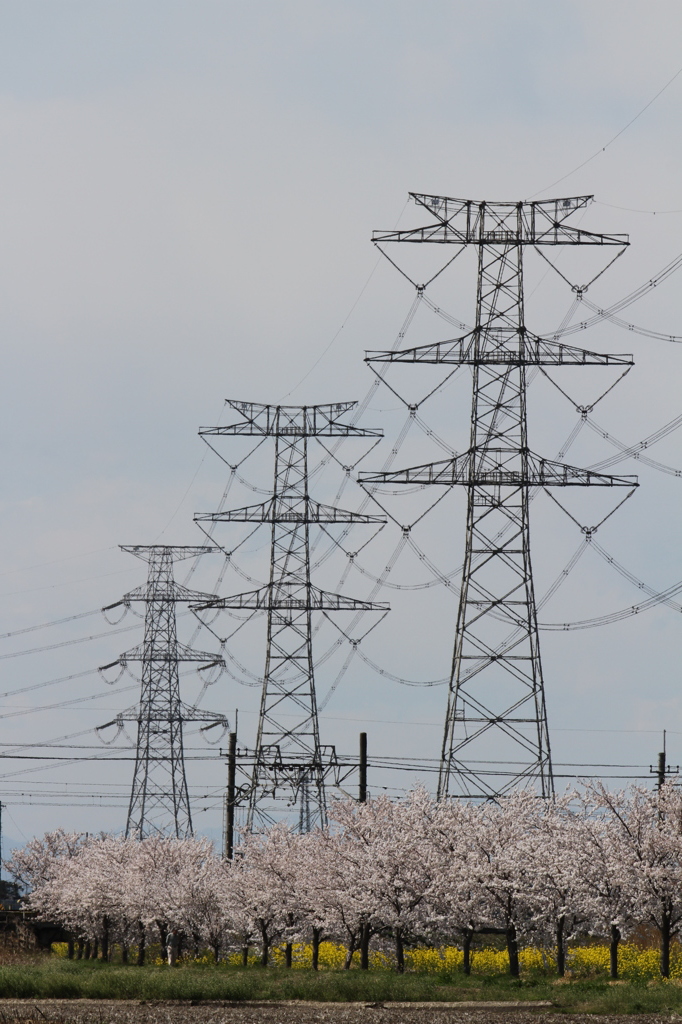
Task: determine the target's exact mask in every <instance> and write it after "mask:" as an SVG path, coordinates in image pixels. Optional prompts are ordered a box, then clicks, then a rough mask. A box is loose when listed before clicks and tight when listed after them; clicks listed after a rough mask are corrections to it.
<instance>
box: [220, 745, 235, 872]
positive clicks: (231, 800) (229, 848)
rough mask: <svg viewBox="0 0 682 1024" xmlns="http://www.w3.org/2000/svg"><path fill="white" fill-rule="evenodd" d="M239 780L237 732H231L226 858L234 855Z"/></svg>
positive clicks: (230, 858) (226, 818)
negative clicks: (235, 813) (235, 814)
mask: <svg viewBox="0 0 682 1024" xmlns="http://www.w3.org/2000/svg"><path fill="white" fill-rule="evenodd" d="M236 781H237V733H236V732H231V733H230V745H229V748H228V752H227V792H226V793H225V836H224V841H223V855H224V857H225V860H232V858H233V856H234V811H235V799H236Z"/></svg>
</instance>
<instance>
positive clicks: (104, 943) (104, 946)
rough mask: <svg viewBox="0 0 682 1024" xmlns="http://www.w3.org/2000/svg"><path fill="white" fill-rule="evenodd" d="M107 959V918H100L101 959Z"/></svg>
mask: <svg viewBox="0 0 682 1024" xmlns="http://www.w3.org/2000/svg"><path fill="white" fill-rule="evenodd" d="M108 959H109V918H108V917H104V918H102V960H104V961H107V960H108Z"/></svg>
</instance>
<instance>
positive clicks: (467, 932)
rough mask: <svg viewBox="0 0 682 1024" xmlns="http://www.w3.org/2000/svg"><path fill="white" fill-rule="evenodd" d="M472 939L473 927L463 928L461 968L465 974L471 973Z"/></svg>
mask: <svg viewBox="0 0 682 1024" xmlns="http://www.w3.org/2000/svg"><path fill="white" fill-rule="evenodd" d="M473 941H474V929H473V928H465V929H464V932H463V934H462V953H463V954H464V958H463V960H462V970H463V971H464V973H465V974H467V975H469V974H471V943H472V942H473Z"/></svg>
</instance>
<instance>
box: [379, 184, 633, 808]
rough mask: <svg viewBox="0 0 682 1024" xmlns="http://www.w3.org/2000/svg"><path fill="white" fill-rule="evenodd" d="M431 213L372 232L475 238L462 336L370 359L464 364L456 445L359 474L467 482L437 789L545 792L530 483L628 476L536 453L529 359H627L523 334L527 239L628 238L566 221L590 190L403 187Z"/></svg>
mask: <svg viewBox="0 0 682 1024" xmlns="http://www.w3.org/2000/svg"><path fill="white" fill-rule="evenodd" d="M411 195H412V198H413V199H414V200H415V202H416V203H417V204H418V205H420V206H421V207H423V208H425V209H426V210H427V211H428V213H429V214H430V215H431V217H432V218H433V223H430V224H429V225H427V226H426V227H420V228H416V229H413V230H407V231H391V232H375V234H374V236H373V238H374V241H375V242H377V243H379V242H381V243H384V242H417V243H424V242H432V243H437V244H456V245H461V246H468V245H474V246H476V247H477V249H478V280H477V297H476V319H475V326H474V329H473V331H471V332H470V333H469V334H467V335H465V336H464V337H462V338H456V339H451V340H449V341H446V342H440V343H438V344H436V345H422V346H418V347H416V348H412V349H406V350H404V351H402V352H382V353H369V354H368V360H369V361H381V362H407V363H444V364H455V365H457V364H460V365H464V364H465V365H469V366H471V367H472V376H473V389H472V405H471V435H470V441H469V447H468V450H467V451H466V452H464V453H463V454H462V455H459V456H457V457H455V458H453V459H448V460H446V461H444V462H438V463H432V464H429V465H423V466H414V467H411V468H409V469H405V470H400V471H398V472H385V473H376V474H361V478H360V479H361V481H362V482H364V483H367V484H371V483H382V484H383V483H391V484H396V483H405V484H408V483H412V484H414V483H423V484H446V485H453V484H458V485H462V486H464V487H466V488H467V525H466V547H465V556H464V568H463V575H462V588H461V595H460V602H459V610H458V616H457V625H456V630H455V644H454V655H453V665H452V674H451V682H450V689H449V698H448V707H447V713H446V722H445V730H444V739H443V747H442V753H441V765H440V774H439V783H438V794H439V797H440V798H445V797H448V796H453V797H470V798H479V799H499V798H500V797H502V796H504V795H505V794H507V793H509V792H510V791H511V790H512V789H514V788H515V787H518V786H524V785H533V786H535V787H537V789H538V790H539V791H540V792H541V793H542V795H543V796H546V797H549V796H552V795H553V793H554V781H553V772H552V760H551V752H550V740H549V731H548V726H547V710H546V701H545V686H544V679H543V672H542V662H541V658H540V644H539V635H538V623H537V610H536V602H535V592H534V585H533V571H532V566H531V557H530V531H529V518H528V506H529V491H530V489H531V488H532V487H537V486H590V485H597V486H609V487H612V486H616V487H619V486H625V487H633V486H637V481H636V478H634V477H613V476H606V475H604V474H602V473H595V472H591V471H589V470H583V469H578V468H576V467H573V466H564V465H563V464H561V463H558V462H554V461H551V460H548V459H543V458H541V457H540V456H538V455H536V454H534V453H533V452H532V451H531V450H530V448H529V446H528V439H527V412H526V368H527V367H528V366H540V365H545V366H547V365H551V366H560V365H563V366H584V365H622V366H626V367H627V366H629V365H631V364H632V358H631V357H630V356H624V355H608V356H607V355H602V354H600V353H594V352H587V351H585V350H582V349H578V348H575V347H572V346H567V345H562V344H560V343H557V342H556V341H551V340H548V339H545V338H541V337H539V336H537V335H533V334H531V333H530V332H529V331H528V330H527V328H526V324H525V317H524V294H523V252H524V248H525V247H526V246H528V245H533V246H545V245H585V244H588V245H597V246H610V245H627V244H628V240H627V237H626V236H623V235H597V234H594V233H592V232H587V231H581V230H579V229H576V228H573V227H572V226H570V225H568V224H567V223H566V220H567V218H568V217H569V216H570V215H571V214H572V213H574V212H575V211H576V210H579V209H582V208H584V207H585V206H586V205H587V203H588V202H589V201H590V199H591V197H590V196H579V197H574V198H564V199H553V200H547V201H542V202H528V203H523V202H521V203H487V202H474V201H471V200H460V199H451V198H449V197H446V196H427V195H422V194H416V193H412V194H411Z"/></svg>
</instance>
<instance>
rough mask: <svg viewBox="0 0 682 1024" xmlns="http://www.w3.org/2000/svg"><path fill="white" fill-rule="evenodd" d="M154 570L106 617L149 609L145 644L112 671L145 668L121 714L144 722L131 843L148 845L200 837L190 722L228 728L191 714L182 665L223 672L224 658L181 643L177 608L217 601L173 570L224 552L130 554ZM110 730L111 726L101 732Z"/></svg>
mask: <svg viewBox="0 0 682 1024" xmlns="http://www.w3.org/2000/svg"><path fill="white" fill-rule="evenodd" d="M121 550H122V551H127V552H129V553H130V554H131V555H137V557H138V558H142V559H144V561H146V562H147V563H148V564H149V569H148V573H147V583H146V584H145V585H144V586H141V587H137V588H136V589H135V590H131V591H130V593H129V594H126V595H125V597H123V598H122V600H121V601H118V602H117V603H116V604H113V605H108V606H107V608H105V609H103V611H108V610H109V609H111V608H116V607H118V606H120V605H121V604H123V605H125V606H126V607H129V606H130V605H131V604H132V603H133V602H137V601H139V602H141V603H142V604H144V640H143V641H142V643H141V644H138V645H137V647H133V648H132V650H130V651H126V653H125V654H122V655H121V657H120V658H118V660H117V661H114V662H112V663H111V664H110V665H105V666H104V668H105V669H106V668H112V667H113V666H114V665H120V666H121V667H122V668H124V667H125V666H126V664H127V663H128V662H131V661H139V662H141V663H142V686H141V692H140V703H139V704H138V705H137V707H134V708H131V709H129V710H128V711H124V712H122V714H120V715H118V716H117V718H116V719H115V720H114V722H109V723H108V725H113V724H116V725H118V726H119V727H122V726H123V723H124V722H137V753H136V756H135V770H134V773H133V784H132V789H131V794H130V804H129V807H128V818H127V821H126V836H129V837H132V838H135V839H145V838H146V837H147V836H154V835H161V836H169V837H176V838H178V839H187V838H189V837H191V835H192V814H191V810H190V803H189V794H188V791H187V778H186V776H185V761H184V752H183V735H182V733H183V723H184V722H205V723H206V725H205V726H204V728H212V727H213V726H215V725H223V726H225V727H226V726H227V722H226V721H225V719H224V718H223V717H222V716H221V715H215V714H212V713H211V712H208V711H200V710H199V709H198V708H192V707H188V706H187V705H186V704H184V703H183V702H182V700H181V699H180V678H179V669H178V666H179V663H180V662H199V663H203V665H202V667H203V668H210V667H213V666H215V665H223V664H224V662H223V659H222V658H221V657H216V655H215V654H208V653H206V652H205V651H195V650H193V649H192V648H190V647H187V646H186V645H185V644H181V643H179V641H178V636H177V624H176V605H177V604H179V603H180V602H183V603H186V604H188V603H190V602H197V601H205V600H208V599H210V598H212V597H213V596H214V595H212V594H203V593H201V592H200V591H196V590H188V589H187V587H183V586H181V585H180V584H179V583H176V582H175V579H174V577H173V563H174V562H175V561H178V560H180V559H183V558H193V557H195V556H198V555H203V554H206V553H208V552H214V551H216V550H217V549H216V548H210V547H205V546H204V547H168V546H166V545H156V544H153V545H150V546H149V547H141V546H139V545H135V546H130V547H124V546H121ZM101 728H106V726H101Z"/></svg>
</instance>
